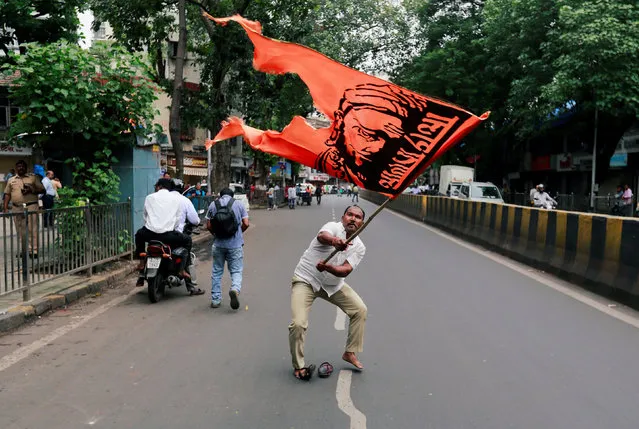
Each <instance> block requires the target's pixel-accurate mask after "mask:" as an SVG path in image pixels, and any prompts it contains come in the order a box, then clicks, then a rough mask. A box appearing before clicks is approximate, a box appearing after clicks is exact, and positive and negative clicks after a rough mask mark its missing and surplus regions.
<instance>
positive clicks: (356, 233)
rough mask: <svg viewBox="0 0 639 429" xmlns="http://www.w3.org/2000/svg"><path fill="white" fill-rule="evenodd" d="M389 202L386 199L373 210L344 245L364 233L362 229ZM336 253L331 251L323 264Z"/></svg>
mask: <svg viewBox="0 0 639 429" xmlns="http://www.w3.org/2000/svg"><path fill="white" fill-rule="evenodd" d="M390 202H391V199H390V198H387V199H386V201H384V202H383V203H382V205H380V206H379V207H377V210H375V211H374V212H373V214H372V215H370V217H369V218H368V220H367V221H366V222H364V223H363V224H362V226H360V227H359V228H357V231H355V232H354V233H353V235H351V236H350V237H349V238H348V240H346V244H348V243H350V242H351V241H353V240H355V237H357V236H358V235H359V234H360V232H362V231H364V228H366V227H367V226H368V224H369V223H371V221H372V220H373V219H375V216H377V215H378V214H379V212H381V211H382V210H384V207H386V206H387V205H388V203H390ZM338 252H339V250H337V249H335V250H333V253H331V254H330V255H328V258H326V259H325V260H324V263H325V264H326V263H328V261H330V260H331V258H332V257H333V256H335V255H337V253H338Z"/></svg>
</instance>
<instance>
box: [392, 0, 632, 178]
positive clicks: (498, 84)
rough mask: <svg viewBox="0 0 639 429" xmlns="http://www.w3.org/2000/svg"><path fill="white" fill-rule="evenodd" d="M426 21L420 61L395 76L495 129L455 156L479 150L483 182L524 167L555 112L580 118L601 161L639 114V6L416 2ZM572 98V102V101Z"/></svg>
mask: <svg viewBox="0 0 639 429" xmlns="http://www.w3.org/2000/svg"><path fill="white" fill-rule="evenodd" d="M406 4H407V5H409V6H410V10H411V11H412V12H413V13H414V14H415V16H416V17H417V18H418V19H419V23H420V25H419V29H418V31H417V33H416V34H417V37H418V39H419V40H420V42H421V44H420V46H419V55H417V56H416V57H415V58H413V59H412V60H411V61H409V62H407V63H406V64H404V65H403V66H402V67H400V68H399V69H398V70H397V72H396V73H395V74H394V78H395V80H396V81H397V82H398V83H400V84H403V85H406V86H407V87H409V88H412V89H415V90H417V91H420V92H422V93H425V94H428V95H433V96H438V97H442V98H445V99H447V100H450V101H453V102H455V103H458V104H460V105H462V106H464V107H467V108H469V109H470V110H472V111H474V112H476V113H481V112H483V111H485V110H490V111H491V117H490V119H489V121H488V122H487V123H486V125H485V126H484V127H483V128H482V129H479V130H478V131H476V132H474V133H472V134H471V135H469V136H468V137H467V138H466V139H465V140H464V143H465V145H463V146H462V145H460V146H459V147H458V148H456V149H454V150H453V151H451V152H450V153H449V155H448V156H449V157H451V158H453V159H457V160H460V159H462V160H463V159H464V158H465V157H467V156H470V155H473V154H474V153H479V154H481V155H482V159H481V161H480V169H483V170H482V171H480V176H481V177H489V178H493V179H494V180H499V178H500V176H501V175H503V174H504V173H505V172H508V171H516V170H517V168H518V163H519V161H520V159H521V157H522V155H523V152H522V151H523V143H525V142H527V141H530V140H533V139H536V138H544V137H545V136H549V135H550V133H552V132H553V130H552V128H551V127H552V125H553V119H554V117H553V116H552V113H554V112H559V113H561V112H562V111H566V110H569V109H571V110H572V111H573V112H574V113H575V114H574V115H573V117H572V120H571V122H570V123H569V124H568V125H566V126H565V127H568V128H567V130H568V131H567V132H569V133H570V134H571V136H572V137H573V138H577V139H579V140H581V141H590V140H591V139H592V118H593V117H594V110H595V107H597V108H598V109H599V112H600V118H602V120H604V121H605V122H606V123H607V124H608V125H609V127H605V128H604V129H602V130H601V131H600V135H599V139H600V140H599V143H598V146H599V147H601V154H602V155H603V156H601V158H600V159H601V165H598V171H600V172H604V173H605V170H606V168H607V165H608V158H609V157H610V155H612V153H613V152H614V148H615V147H616V145H617V142H618V141H619V138H620V137H621V135H622V134H623V132H624V131H625V130H626V129H627V127H628V126H629V125H630V124H631V123H632V121H633V120H636V119H637V118H638V117H639V105H638V102H639V85H638V83H639V42H638V41H639V8H638V7H637V4H636V2H635V1H632V0H622V1H614V0H586V1H584V0H527V1H521V0H473V1H464V0H454V1H448V0H429V1H420V0H412V1H407V2H406ZM569 102H570V103H569Z"/></svg>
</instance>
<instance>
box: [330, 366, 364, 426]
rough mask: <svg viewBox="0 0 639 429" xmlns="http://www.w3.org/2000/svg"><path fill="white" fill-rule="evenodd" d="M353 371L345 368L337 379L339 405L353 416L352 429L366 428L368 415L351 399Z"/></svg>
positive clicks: (347, 413)
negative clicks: (356, 406)
mask: <svg viewBox="0 0 639 429" xmlns="http://www.w3.org/2000/svg"><path fill="white" fill-rule="evenodd" d="M352 377H353V371H350V370H348V369H343V370H341V371H340V372H339V378H338V379H337V391H336V396H337V406H338V407H339V409H340V410H342V411H343V412H344V414H346V415H347V416H349V417H350V418H351V426H350V428H351V429H366V416H365V415H364V414H363V413H362V412H361V411H360V410H358V409H357V408H355V405H353V401H352V400H351V379H352Z"/></svg>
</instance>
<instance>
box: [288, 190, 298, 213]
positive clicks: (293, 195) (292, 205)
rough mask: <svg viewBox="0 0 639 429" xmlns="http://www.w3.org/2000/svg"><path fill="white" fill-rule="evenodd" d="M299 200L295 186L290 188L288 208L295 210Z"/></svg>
mask: <svg viewBox="0 0 639 429" xmlns="http://www.w3.org/2000/svg"><path fill="white" fill-rule="evenodd" d="M296 200H297V192H295V186H291V187H290V188H288V208H289V209H292V210H295V201H296Z"/></svg>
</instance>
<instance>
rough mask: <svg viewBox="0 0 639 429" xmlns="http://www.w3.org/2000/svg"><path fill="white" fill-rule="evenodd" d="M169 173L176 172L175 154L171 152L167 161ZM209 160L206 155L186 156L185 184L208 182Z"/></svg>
mask: <svg viewBox="0 0 639 429" xmlns="http://www.w3.org/2000/svg"><path fill="white" fill-rule="evenodd" d="M166 164H167V166H168V169H167V170H168V171H169V174H171V173H173V174H171V175H174V174H175V156H173V155H171V154H169V155H168V156H167V162H166ZM207 166H208V161H207V159H206V158H204V157H197V156H185V157H184V185H185V186H187V187H188V186H189V185H195V184H196V183H198V182H200V183H202V182H206V177H207V175H208V169H207Z"/></svg>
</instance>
